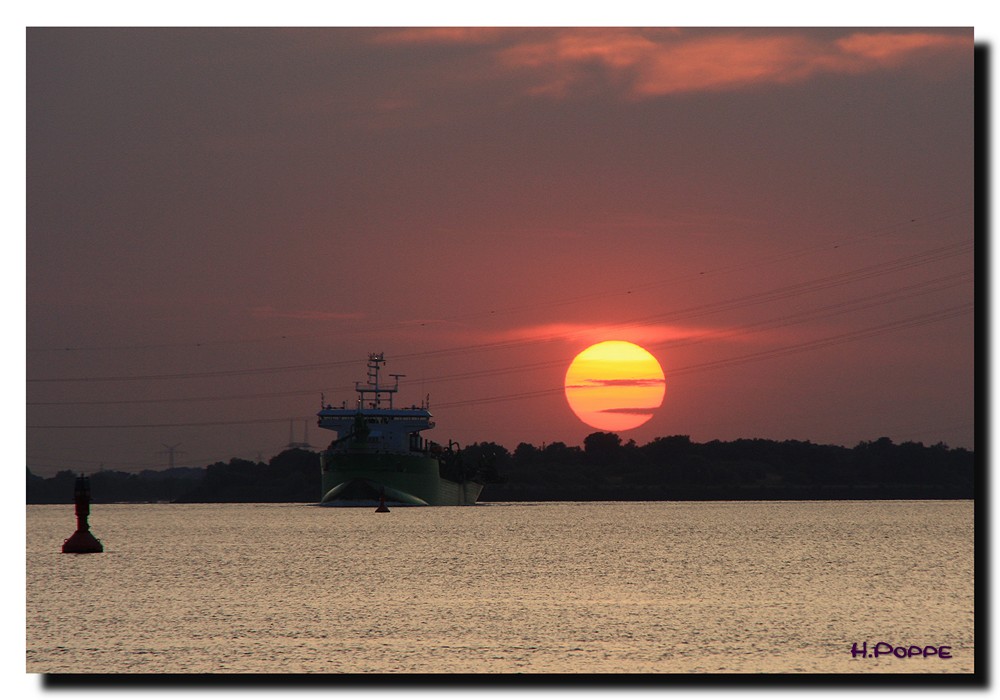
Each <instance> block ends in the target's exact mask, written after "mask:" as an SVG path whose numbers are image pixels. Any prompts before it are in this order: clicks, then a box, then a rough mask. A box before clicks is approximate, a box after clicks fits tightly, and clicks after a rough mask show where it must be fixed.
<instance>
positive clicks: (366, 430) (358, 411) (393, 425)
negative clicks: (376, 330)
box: [316, 353, 434, 452]
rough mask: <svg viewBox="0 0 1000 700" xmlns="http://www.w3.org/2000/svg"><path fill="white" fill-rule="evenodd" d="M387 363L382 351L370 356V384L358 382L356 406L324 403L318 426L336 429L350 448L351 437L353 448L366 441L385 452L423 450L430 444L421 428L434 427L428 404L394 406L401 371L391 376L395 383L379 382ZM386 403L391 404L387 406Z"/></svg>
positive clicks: (335, 442)
mask: <svg viewBox="0 0 1000 700" xmlns="http://www.w3.org/2000/svg"><path fill="white" fill-rule="evenodd" d="M383 364H385V359H384V358H383V355H382V353H372V354H370V355H369V356H368V383H367V384H366V385H362V384H360V383H358V384H356V385H355V389H356V391H357V392H358V405H357V408H348V407H347V405H346V403H345V404H344V405H342V406H341V407H340V408H334V407H333V406H329V405H327V406H324V407H322V409H321V410H320V411H319V413H317V414H316V416H317V418H318V421H317V423H318V424H319V427H321V428H326V429H327V430H335V431H336V432H337V439H336V440H335V441H334V442H333V444H331V446H330V448H331V449H333V448H334V446H336V445H338V443H339V444H340V445H341V446H342V447H343V448H347V447H348V442H349V441H348V438H352V437H353V438H354V439H353V441H350V443H349V444H350V445H351V446H352V448H353V449H357V448H358V447H360V445H361V444H364V445H365V447H366V448H367V449H374V450H382V451H393V452H395V451H400V452H410V451H424V450H426V449H427V444H426V442H425V441H424V439H423V438H422V437H421V436H420V431H421V430H428V429H430V428H433V427H434V422H433V421H432V420H431V418H432V416H431V413H430V411H429V410H428V408H427V406H426V405H422V406H411V407H409V408H394V407H393V405H392V403H393V395H394V394H395V393H396V392H397V391H398V390H399V378H400V377H402V376H404V375H402V374H393V375H390V376H392V377H393V378H394V379H395V383H394V384H393V385H392V386H389V387H386V386H382V385H380V384H379V370H380V369H381V366H382V365H383ZM383 404H388V407H387V408H384V407H383Z"/></svg>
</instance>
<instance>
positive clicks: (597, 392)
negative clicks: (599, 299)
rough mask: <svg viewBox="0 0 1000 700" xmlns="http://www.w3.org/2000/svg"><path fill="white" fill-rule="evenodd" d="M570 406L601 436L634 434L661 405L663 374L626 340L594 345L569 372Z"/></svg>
mask: <svg viewBox="0 0 1000 700" xmlns="http://www.w3.org/2000/svg"><path fill="white" fill-rule="evenodd" d="M565 385H566V400H567V401H568V402H569V407H570V408H572V409H573V412H574V413H575V414H576V415H577V417H578V418H579V419H580V420H582V421H583V422H584V423H586V424H587V425H589V426H591V427H593V428H599V429H600V430H630V429H632V428H638V427H639V426H640V425H642V424H643V423H645V422H646V421H648V420H649V419H650V418H652V417H653V411H654V410H656V409H657V408H659V407H660V404H662V403H663V393H664V390H665V386H664V377H663V370H662V369H661V368H660V363H659V362H657V361H656V358H655V357H653V355H651V354H650V353H649V352H648V351H647V350H645V349H643V348H641V347H639V346H638V345H635V344H634V343H629V342H625V341H623V340H607V341H605V342H603V343H597V344H596V345H591V346H590V347H589V348H587V349H586V350H584V351H583V352H581V353H580V354H579V355H577V356H576V357H575V358H574V359H573V362H572V363H570V366H569V369H567V370H566V381H565Z"/></svg>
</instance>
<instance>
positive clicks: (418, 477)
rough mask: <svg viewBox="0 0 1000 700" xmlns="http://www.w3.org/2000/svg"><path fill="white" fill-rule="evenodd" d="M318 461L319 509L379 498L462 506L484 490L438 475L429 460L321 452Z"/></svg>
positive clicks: (436, 465) (369, 503) (395, 502)
mask: <svg viewBox="0 0 1000 700" xmlns="http://www.w3.org/2000/svg"><path fill="white" fill-rule="evenodd" d="M321 463H322V468H323V485H322V492H323V495H322V499H321V500H320V505H322V506H341V507H350V506H357V507H360V506H372V505H378V504H379V501H380V499H381V498H382V497H383V496H384V497H385V502H386V504H387V505H389V506H393V505H395V506H456V505H458V506H465V505H474V504H475V503H476V501H477V499H478V498H479V494H480V493H481V492H482V490H483V484H480V483H478V482H475V481H463V482H456V481H451V480H449V479H446V478H444V477H442V476H441V475H440V466H441V464H440V461H439V460H438V459H436V458H435V457H432V456H423V455H420V456H417V455H408V454H392V453H377V454H358V453H339V454H338V453H325V454H323V455H321Z"/></svg>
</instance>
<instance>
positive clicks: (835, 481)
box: [27, 432, 975, 503]
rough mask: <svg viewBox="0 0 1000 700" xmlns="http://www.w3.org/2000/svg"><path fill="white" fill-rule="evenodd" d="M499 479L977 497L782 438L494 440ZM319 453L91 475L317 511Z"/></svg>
mask: <svg viewBox="0 0 1000 700" xmlns="http://www.w3.org/2000/svg"><path fill="white" fill-rule="evenodd" d="M462 455H463V458H464V460H465V461H467V462H468V463H470V464H488V465H490V466H491V467H492V468H491V469H490V471H491V472H492V473H493V474H494V475H495V477H494V478H493V479H492V480H491V483H489V484H487V486H486V488H485V489H484V490H483V494H482V496H481V497H480V499H479V500H480V501H552V500H558V501H594V500H734V499H736V500H767V499H772V500H776V499H782V500H784V499H805V500H813V499H900V498H973V497H974V490H975V476H974V471H975V468H974V461H975V460H974V453H973V452H970V451H969V450H966V449H963V448H955V449H952V448H949V447H948V446H947V445H944V444H941V443H939V444H937V445H932V446H924V445H923V444H922V443H919V442H904V443H902V444H899V445H897V444H894V443H893V442H892V441H891V440H890V439H889V438H879V439H878V440H875V441H872V442H862V443H859V444H858V445H857V446H855V447H853V448H848V447H840V446H836V445H817V444H814V443H811V442H808V441H807V442H800V441H797V440H786V441H784V442H776V441H774V440H760V439H752V440H750V439H747V440H734V441H731V442H721V441H719V440H713V441H712V442H706V443H696V442H691V440H690V438H688V436H686V435H673V436H670V437H661V438H656V439H655V440H653V441H652V442H650V443H648V444H645V445H641V446H640V445H637V444H636V443H635V442H634V441H632V440H630V441H628V442H625V443H623V442H622V439H621V438H620V437H619V436H618V435H616V434H614V433H601V432H598V433H592V434H590V435H588V436H587V437H586V438H585V439H584V444H583V447H582V448H581V447H575V446H567V445H566V444H564V443H561V442H554V443H551V444H548V445H543V446H542V447H536V446H535V445H530V444H528V443H521V444H519V445H518V446H517V448H516V449H515V450H514V451H513V452H510V451H509V450H507V449H506V448H505V447H503V446H502V445H498V444H496V443H492V442H485V443H475V444H473V445H470V446H468V447H466V448H465V449H464V450H463V452H462ZM319 473H320V472H319V454H318V453H316V452H311V451H308V450H301V449H290V450H286V451H284V452H282V453H280V454H278V455H276V456H275V457H273V458H272V459H271V460H270V461H269V462H268V463H267V464H264V463H261V462H250V461H247V460H242V459H231V460H230V461H229V462H216V463H215V464H211V465H209V466H207V467H205V468H177V469H172V470H166V471H162V472H156V471H145V472H142V473H140V474H128V473H125V472H117V471H99V472H96V473H93V474H90V475H89V476H90V481H91V493H92V495H93V499H94V502H96V503H102V502H103V503H111V502H123V501H132V502H137V501H138V502H155V501H168V502H176V503H246V502H255V503H295V502H303V503H314V502H316V501H318V500H319V498H320V494H319V489H320V476H319ZM75 477H76V473H75V472H72V471H69V470H66V471H61V472H59V473H58V474H56V476H54V477H52V478H49V479H44V478H42V477H40V476H36V475H34V474H32V473H31V471H30V470H29V471H28V477H27V502H28V503H71V502H72V499H73V483H74V479H75Z"/></svg>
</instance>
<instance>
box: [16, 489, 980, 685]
mask: <svg viewBox="0 0 1000 700" xmlns="http://www.w3.org/2000/svg"><path fill="white" fill-rule="evenodd" d="M27 513H28V519H27V670H28V672H32V673H45V672H85V673H93V672H107V673H123V672H142V673H158V672H163V673H195V672H197V673H204V672H208V673H211V672H255V673H256V672H267V673H305V672H317V673H340V672H416V673H421V672H435V673H496V672H501V673H502V672H528V673H538V672H560V673H563V672H566V673H578V672H579V673H597V672H601V673H604V672H606V673H692V672H694V673H698V672H743V673H758V672H812V673H815V672H834V673H867V672H874V673H896V672H904V673H913V672H932V673H940V672H971V671H973V670H974V666H973V653H974V645H973V630H974V624H973V621H974V608H973V504H972V502H970V501H960V502H950V501H925V502H921V501H888V502H887V501H883V502H860V501H857V502H743V503H723V502H712V503H676V502H669V503H662V502H661V503H545V504H481V505H478V506H476V507H471V508H395V509H393V511H392V513H390V514H389V515H375V514H374V513H372V512H371V509H368V508H363V509H341V508H330V509H327V508H317V507H313V506H308V505H300V504H222V505H187V504H185V505H165V504H150V505H125V504H122V505H101V504H97V505H95V506H93V510H92V515H91V519H90V522H91V527H92V530H93V532H94V534H95V535H96V536H97V537H98V538H100V539H101V540H102V541H103V542H104V545H105V550H106V551H105V553H103V554H99V555H64V554H61V553H60V551H59V548H60V546H61V544H62V541H63V540H64V539H65V538H66V537H68V536H69V535H70V534H72V530H73V527H74V522H75V521H74V518H73V509H72V506H28V508H27ZM866 641H867V642H868V646H869V648H871V647H873V646H874V644H875V643H876V642H879V641H886V642H889V643H891V644H893V645H907V646H909V645H921V646H926V645H935V646H939V645H947V646H950V647H951V653H952V655H953V658H951V659H942V658H933V657H932V658H927V659H924V658H905V659H899V658H895V657H894V656H892V655H887V656H882V657H880V658H877V659H876V658H853V657H852V654H851V646H852V644H854V643H857V644H858V645H859V646H860V645H861V644H862V643H863V642H866Z"/></svg>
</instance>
